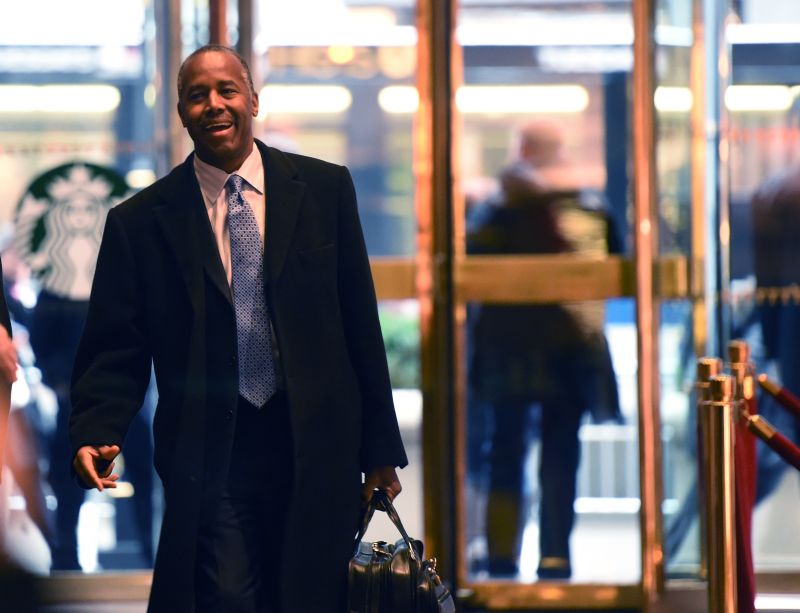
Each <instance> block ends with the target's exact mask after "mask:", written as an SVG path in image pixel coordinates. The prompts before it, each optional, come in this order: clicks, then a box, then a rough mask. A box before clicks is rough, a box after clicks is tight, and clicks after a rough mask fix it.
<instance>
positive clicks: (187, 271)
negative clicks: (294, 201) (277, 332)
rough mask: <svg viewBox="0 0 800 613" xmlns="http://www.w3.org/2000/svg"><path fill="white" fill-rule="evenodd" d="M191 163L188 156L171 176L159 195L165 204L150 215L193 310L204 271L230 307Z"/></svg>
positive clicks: (214, 244)
mask: <svg viewBox="0 0 800 613" xmlns="http://www.w3.org/2000/svg"><path fill="white" fill-rule="evenodd" d="M192 160H193V156H191V155H190V156H189V157H188V158H187V160H186V161H185V162H184V163H183V164H181V165H180V166H178V167H177V168H176V169H175V170H174V171H173V172H172V173H170V175H169V177H168V178H169V180H168V181H166V182H165V185H164V187H163V189H162V192H161V196H162V198H163V200H164V204H163V205H161V206H157V207H154V209H153V212H154V214H155V216H156V218H157V219H158V222H159V224H160V225H161V229H162V231H163V232H164V235H165V236H166V239H167V242H168V243H169V245H170V247H171V248H172V251H173V253H174V254H175V257H176V259H177V260H178V264H179V266H180V268H181V271H182V272H183V278H184V281H185V283H186V289H187V290H188V292H189V299H190V301H191V303H192V306H193V307H194V309H195V311H197V310H198V306H199V305H200V304H201V295H202V291H203V278H202V270H203V269H205V271H206V274H208V276H209V278H210V279H211V281H212V283H213V284H214V286H215V287H216V288H217V289H218V290H219V291H220V293H221V294H222V295H223V296H224V297H225V299H226V300H227V301H228V303H229V304H231V306H232V305H233V300H232V297H231V290H230V286H229V285H228V279H227V277H226V275H225V269H224V268H223V266H222V261H221V260H220V257H219V250H218V249H217V245H216V243H215V242H214V234H213V232H212V230H211V224H210V222H209V220H208V215H207V214H206V211H205V206H204V205H203V196H202V193H201V192H200V185H199V184H198V182H197V177H196V176H195V173H194V165H193V161H192Z"/></svg>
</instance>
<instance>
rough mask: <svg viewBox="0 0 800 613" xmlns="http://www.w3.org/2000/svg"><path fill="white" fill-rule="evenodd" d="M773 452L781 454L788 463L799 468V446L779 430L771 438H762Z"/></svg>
mask: <svg viewBox="0 0 800 613" xmlns="http://www.w3.org/2000/svg"><path fill="white" fill-rule="evenodd" d="M763 440H764V442H765V443H766V444H767V445H769V448H770V449H772V450H773V451H774V452H775V453H777V454H778V455H779V456H781V457H782V458H783V459H784V460H785V461H786V462H787V463H788V464H791V465H792V466H794V467H795V468H796V469H797V470H800V447H798V446H797V445H795V444H794V443H793V442H792V441H790V440H789V439H788V438H786V437H785V436H784V435H783V434H781V433H780V432H776V433H775V434H773V435H772V437H771V438H768V439H763Z"/></svg>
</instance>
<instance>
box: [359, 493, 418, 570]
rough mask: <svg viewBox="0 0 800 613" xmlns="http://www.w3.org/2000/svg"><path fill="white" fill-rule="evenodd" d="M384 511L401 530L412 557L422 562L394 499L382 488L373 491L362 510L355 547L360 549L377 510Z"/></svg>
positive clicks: (399, 530) (398, 529)
mask: <svg viewBox="0 0 800 613" xmlns="http://www.w3.org/2000/svg"><path fill="white" fill-rule="evenodd" d="M376 510H378V511H384V512H385V513H386V515H388V516H389V519H390V520H391V521H392V523H393V524H394V525H395V528H397V531H398V532H400V536H402V537H403V540H404V541H405V543H406V546H407V547H408V552H409V555H410V556H411V559H412V560H414V561H415V562H416V563H417V564H419V563H420V560H419V555H418V553H417V550H416V548H415V547H414V544H413V542H412V540H411V537H410V536H408V532H406V529H405V528H404V527H403V522H402V521H400V515H399V514H398V513H397V510H396V509H395V508H394V505H393V504H392V501H391V500H389V497H388V496H387V495H386V492H384V491H383V490H381V489H375V490H374V491H373V492H372V498H371V499H370V501H369V504H367V506H366V507H364V508H363V509H362V511H361V527H360V528H359V529H358V535H357V536H356V542H355V549H356V550H358V544H359V543H360V542H361V539H363V538H364V535H365V534H366V533H367V528H369V522H370V520H371V519H372V516H373V515H374V514H375V511H376Z"/></svg>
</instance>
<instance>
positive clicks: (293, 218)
mask: <svg viewBox="0 0 800 613" xmlns="http://www.w3.org/2000/svg"><path fill="white" fill-rule="evenodd" d="M256 144H257V145H258V148H259V150H260V151H261V157H262V159H263V160H264V183H265V191H266V201H267V224H266V227H267V240H266V244H267V247H266V255H267V257H266V258H265V260H266V261H265V263H264V265H265V267H266V269H267V270H266V272H267V275H266V277H267V280H268V282H269V283H272V284H274V283H275V282H276V281H277V280H278V278H279V277H280V274H281V271H282V270H283V265H284V263H285V262H286V254H287V252H288V251H289V245H290V244H291V242H292V237H293V236H294V229H295V226H296V224H297V218H298V216H299V214H300V208H301V205H302V202H303V194H304V193H305V190H306V184H305V183H303V182H302V181H300V180H299V179H297V178H296V177H297V169H296V168H295V167H294V165H293V164H292V163H291V162H290V161H289V159H288V158H287V157H286V156H285V155H284V154H283V153H281V152H280V151H278V150H277V149H273V148H272V147H267V146H266V145H264V144H263V143H262V142H260V141H256Z"/></svg>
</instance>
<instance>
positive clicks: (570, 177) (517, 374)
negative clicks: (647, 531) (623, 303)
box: [467, 120, 620, 579]
mask: <svg viewBox="0 0 800 613" xmlns="http://www.w3.org/2000/svg"><path fill="white" fill-rule="evenodd" d="M574 176H575V172H574V170H573V169H572V168H571V167H570V166H569V165H567V164H566V163H565V161H564V159H563V155H562V134H561V130H560V127H559V126H557V125H556V124H555V123H552V122H549V121H545V120H536V121H531V122H528V123H526V124H525V125H523V126H522V127H521V129H520V130H519V139H518V142H517V145H516V148H515V150H514V153H513V159H512V161H511V163H510V164H509V165H508V166H507V167H506V168H504V169H503V171H502V172H501V174H500V179H499V183H500V189H499V191H498V192H497V193H496V194H495V195H493V196H491V197H490V198H488V199H487V200H486V201H484V202H483V203H482V204H478V205H475V206H474V207H473V209H472V210H471V211H470V214H469V217H468V220H467V252H468V253H469V254H471V255H477V254H481V255H488V254H506V255H507V254H567V253H581V254H584V255H596V256H603V255H605V254H607V253H609V251H615V250H617V249H618V241H617V240H616V238H615V236H614V233H613V229H612V227H611V221H610V217H609V216H608V215H607V211H606V207H605V202H604V200H603V198H602V196H601V195H600V194H598V193H596V192H593V191H591V190H585V189H581V188H580V187H578V186H575V184H574ZM603 324H604V306H603V304H602V303H601V302H592V303H581V304H537V305H503V304H491V303H488V302H487V303H483V304H479V305H470V307H469V311H468V341H467V342H468V354H469V357H468V368H469V377H468V379H469V386H470V387H469V397H470V402H469V411H470V414H471V416H470V420H469V423H470V425H469V426H468V427H469V428H470V430H471V432H469V434H468V437H469V441H470V443H469V446H470V449H471V458H470V460H469V462H470V465H471V466H470V471H471V472H473V473H475V472H476V471H477V472H478V473H480V472H481V471H485V472H486V475H485V480H486V482H487V483H488V485H487V489H488V501H487V505H486V517H485V522H486V538H487V546H488V558H487V560H486V562H487V566H488V567H487V568H486V570H488V572H489V574H490V575H495V576H506V577H514V576H516V575H517V573H518V572H519V556H520V547H521V540H522V533H523V530H524V527H525V524H526V523H527V518H528V510H527V508H525V504H524V498H525V496H524V492H525V490H526V487H525V464H526V458H527V457H528V452H529V449H530V446H531V444H532V442H533V441H534V440H535V439H537V438H540V440H541V455H540V462H539V492H540V499H539V552H540V558H539V566H538V570H537V572H538V575H539V578H541V579H565V578H568V577H570V575H571V573H572V567H571V560H570V550H569V537H570V533H571V531H572V527H573V523H574V501H575V491H576V473H577V470H578V463H579V460H580V442H579V439H578V431H579V428H580V425H581V421H582V419H583V417H584V415H585V414H586V413H587V412H590V413H591V414H592V416H593V417H594V418H595V419H596V420H600V421H605V420H619V419H620V410H619V400H618V393H617V386H616V378H615V375H614V371H613V368H612V364H611V357H610V353H609V349H608V343H607V342H606V338H605V335H604V331H603ZM476 478H477V479H478V480H480V479H481V477H480V476H476Z"/></svg>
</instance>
